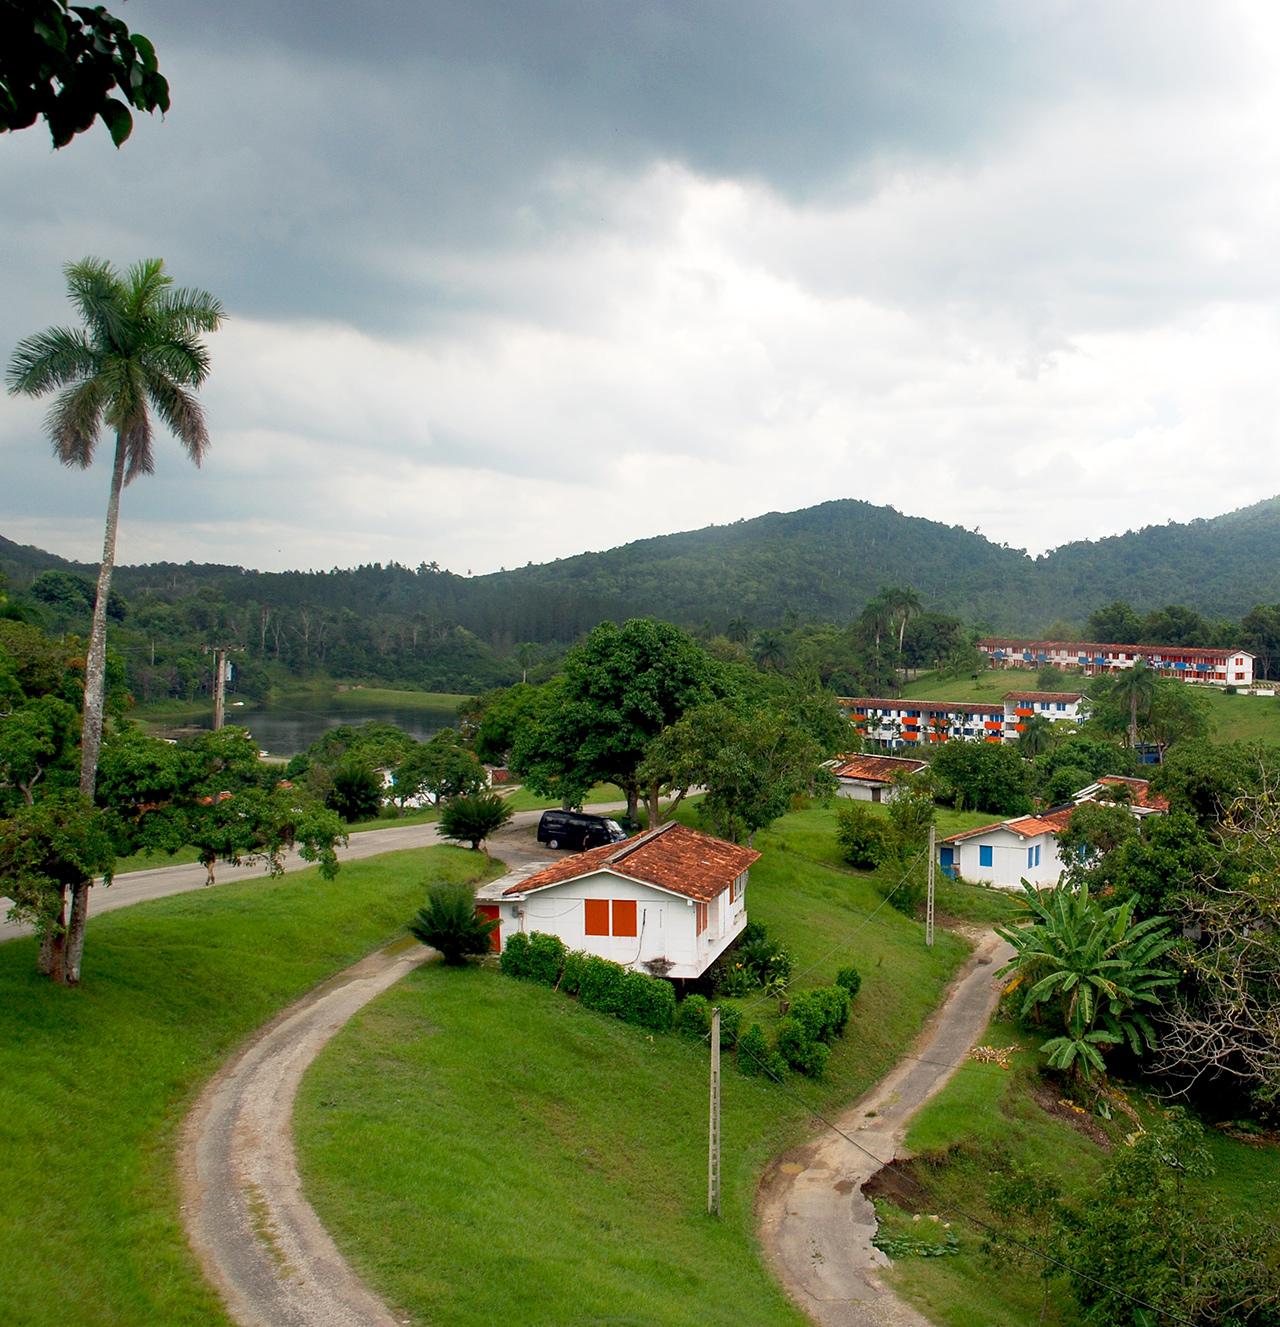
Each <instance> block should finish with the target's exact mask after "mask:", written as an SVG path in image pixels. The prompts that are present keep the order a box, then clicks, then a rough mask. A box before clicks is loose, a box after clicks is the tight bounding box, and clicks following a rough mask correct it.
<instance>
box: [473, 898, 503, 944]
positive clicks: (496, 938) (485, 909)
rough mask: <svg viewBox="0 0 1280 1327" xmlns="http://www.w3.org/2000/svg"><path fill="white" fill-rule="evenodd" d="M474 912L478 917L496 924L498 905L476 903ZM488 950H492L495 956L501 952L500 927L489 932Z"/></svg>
mask: <svg viewBox="0 0 1280 1327" xmlns="http://www.w3.org/2000/svg"><path fill="white" fill-rule="evenodd" d="M476 911H477V912H478V913H479V914H480V916H482V917H487V918H488V919H489V920H490V921H491V922H496V921H497V920H498V905H497V904H496V903H477V904H476ZM489 948H490V949H492V950H493V952H494V953H495V954H496V953H499V952H500V951H501V949H502V929H501V927H498V926H495V927H494V928H493V930H492V931H490V932H489Z"/></svg>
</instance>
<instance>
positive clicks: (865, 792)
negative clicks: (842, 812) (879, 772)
mask: <svg viewBox="0 0 1280 1327" xmlns="http://www.w3.org/2000/svg"><path fill="white" fill-rule="evenodd" d="M837 782H838V783H839V787H838V788H837V789H836V796H837V797H848V798H850V799H852V800H853V801H855V802H891V801H893V799H894V798H895V797H896V796H897V795H898V793H899V792H900V791H901V789H900V788H899V787H898V786H897V784H894V783H879V782H877V781H875V780H872V779H844V778H840V779H838V780H837Z"/></svg>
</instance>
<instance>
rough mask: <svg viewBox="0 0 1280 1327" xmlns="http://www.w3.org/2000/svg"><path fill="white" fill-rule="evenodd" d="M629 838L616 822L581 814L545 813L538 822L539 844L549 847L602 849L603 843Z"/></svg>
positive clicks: (570, 812) (578, 812)
mask: <svg viewBox="0 0 1280 1327" xmlns="http://www.w3.org/2000/svg"><path fill="white" fill-rule="evenodd" d="M626 837H627V836H626V833H625V831H624V830H623V828H622V826H621V825H620V824H618V822H617V821H616V820H610V819H609V817H608V816H589V815H584V814H583V813H582V812H581V811H544V812H543V813H542V819H541V820H539V821H538V842H539V843H545V844H546V845H547V847H548V848H577V849H579V850H580V849H582V848H598V847H599V846H600V845H601V844H603V843H621V842H622V841H623V839H625V838H626Z"/></svg>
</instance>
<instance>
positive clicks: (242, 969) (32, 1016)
mask: <svg viewBox="0 0 1280 1327" xmlns="http://www.w3.org/2000/svg"><path fill="white" fill-rule="evenodd" d="M483 864H484V863H483V859H482V858H480V857H479V856H478V854H472V853H470V852H465V851H462V850H460V849H456V848H431V849H422V850H418V851H415V852H404V853H395V854H390V855H388V856H385V857H379V858H378V859H377V860H376V861H370V862H358V863H353V864H350V865H347V866H344V867H343V868H342V870H341V872H340V873H339V875H338V877H337V879H336V880H334V881H332V882H326V881H323V880H321V879H320V877H319V875H318V873H317V872H315V871H306V872H301V873H299V874H297V875H290V876H287V877H286V878H285V879H283V880H279V881H272V880H269V879H262V880H254V881H248V882H245V883H243V884H230V885H220V886H219V887H218V888H217V889H213V890H202V891H200V892H199V893H195V894H182V895H177V896H175V897H173V898H168V899H163V900H160V901H157V902H154V903H143V904H138V905H136V906H134V907H131V908H125V909H121V910H120V911H117V912H111V913H107V914H104V915H103V916H101V917H95V918H93V919H91V920H90V922H89V935H88V943H87V945H86V948H85V962H84V974H85V975H84V984H83V986H81V987H80V989H78V990H74V991H68V990H64V989H62V988H60V987H57V986H53V985H50V984H49V983H48V982H47V981H45V980H43V979H41V978H38V977H37V976H36V974H35V971H34V969H35V941H34V940H26V939H24V940H10V941H7V942H6V943H4V944H0V1009H2V1010H3V1011H4V1017H3V1018H2V1019H0V1155H2V1156H3V1165H2V1166H0V1322H3V1323H4V1324H5V1327H53V1325H54V1324H59V1325H61V1324H66V1323H75V1324H77V1325H80V1324H84V1325H86V1327H87V1325H91V1327H153V1325H154V1327H178V1325H183V1327H185V1325H190V1327H205V1325H206V1324H218V1327H226V1324H227V1323H228V1320H227V1318H226V1317H225V1315H224V1314H223V1313H222V1311H221V1308H220V1307H219V1305H218V1303H217V1301H216V1299H215V1297H214V1295H213V1293H212V1291H211V1290H210V1289H209V1288H208V1287H207V1285H206V1284H205V1282H204V1280H203V1278H202V1277H201V1275H200V1272H199V1270H198V1268H197V1267H196V1265H195V1261H194V1259H193V1258H192V1256H191V1252H190V1250H189V1249H188V1247H187V1242H186V1239H185V1237H184V1235H183V1233H182V1229H181V1226H180V1225H179V1217H178V1202H179V1198H178V1192H177V1187H176V1184H175V1180H174V1175H173V1164H172V1155H173V1148H174V1143H175V1136H176V1130H177V1128H178V1125H179V1123H180V1122H181V1120H182V1117H183V1116H184V1114H185V1113H186V1111H187V1109H188V1108H189V1107H190V1105H191V1103H192V1101H193V1099H194V1098H195V1096H196V1094H197V1093H198V1091H199V1089H200V1087H201V1086H202V1084H203V1083H204V1082H205V1081H206V1080H207V1079H208V1078H209V1076H210V1075H211V1074H212V1073H213V1072H214V1070H215V1069H217V1068H218V1066H219V1065H220V1064H221V1063H222V1062H223V1060H225V1059H226V1057H227V1056H228V1055H229V1054H230V1053H231V1052H232V1051H233V1050H234V1049H235V1047H236V1046H237V1045H238V1044H240V1043H241V1042H243V1041H244V1039H245V1038H246V1037H248V1036H249V1035H250V1034H251V1033H252V1032H254V1030H255V1029H257V1028H258V1027H259V1026H261V1025H262V1024H263V1023H264V1022H266V1021H267V1020H268V1019H269V1018H271V1017H272V1016H273V1015H274V1014H275V1013H276V1012H277V1011H278V1010H280V1009H281V1008H283V1007H284V1006H285V1005H287V1004H288V1003H290V1002H291V1001H292V1000H294V999H296V998H298V997H299V996H301V995H303V994H304V993H305V992H306V991H308V990H310V989H311V988H312V987H313V986H315V985H316V984H317V983H318V982H320V981H322V980H324V978H326V977H328V976H330V975H331V974H333V973H334V972H337V971H339V970H341V969H342V968H344V967H346V966H347V965H348V964H350V963H352V962H354V961H355V960H356V959H358V958H360V957H361V956H362V955H364V954H366V953H368V952H369V951H370V950H372V949H374V948H375V947H377V946H378V945H379V944H380V943H382V942H383V941H384V940H386V939H388V938H389V937H390V936H392V935H394V934H397V933H399V932H401V931H402V929H403V926H404V923H405V922H406V921H407V920H408V919H409V918H410V917H412V916H413V913H414V911H415V909H416V908H417V907H419V906H420V905H421V903H422V902H423V900H424V895H425V890H424V886H423V881H424V880H425V879H436V878H442V877H450V878H467V877H470V876H473V875H474V874H475V873H476V872H477V870H478V869H479V868H481V867H483Z"/></svg>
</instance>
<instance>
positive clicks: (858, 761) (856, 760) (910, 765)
mask: <svg viewBox="0 0 1280 1327" xmlns="http://www.w3.org/2000/svg"><path fill="white" fill-rule="evenodd" d="M926 763H927V762H925V761H923V760H907V759H906V758H905V757H903V756H852V757H851V758H850V759H849V760H847V761H846V762H845V763H844V764H843V765H837V766H836V768H835V769H834V770H833V771H832V773H834V774H835V776H836V778H838V779H873V780H877V781H879V782H881V783H892V782H893V781H894V779H900V778H902V776H903V775H904V774H914V773H915V772H916V771H917V770H922V769H924V767H925V764H926Z"/></svg>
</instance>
